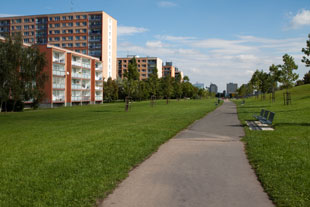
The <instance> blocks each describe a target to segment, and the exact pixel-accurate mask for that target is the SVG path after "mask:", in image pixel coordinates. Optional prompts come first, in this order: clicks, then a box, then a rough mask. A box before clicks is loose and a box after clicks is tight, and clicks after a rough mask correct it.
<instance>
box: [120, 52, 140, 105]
mask: <svg viewBox="0 0 310 207" xmlns="http://www.w3.org/2000/svg"><path fill="white" fill-rule="evenodd" d="M139 77H140V74H139V72H138V67H137V62H136V58H135V57H133V58H132V59H131V60H130V61H129V64H128V71H125V72H124V80H123V83H124V93H125V95H126V97H125V102H126V104H125V111H128V109H129V99H130V98H131V95H132V94H134V93H135V91H136V90H137V85H138V81H139Z"/></svg>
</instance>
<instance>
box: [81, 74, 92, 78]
mask: <svg viewBox="0 0 310 207" xmlns="http://www.w3.org/2000/svg"><path fill="white" fill-rule="evenodd" d="M90 77H91V76H90V74H85V73H84V74H83V75H82V78H85V79H90Z"/></svg>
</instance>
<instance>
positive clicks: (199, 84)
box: [193, 82, 205, 89]
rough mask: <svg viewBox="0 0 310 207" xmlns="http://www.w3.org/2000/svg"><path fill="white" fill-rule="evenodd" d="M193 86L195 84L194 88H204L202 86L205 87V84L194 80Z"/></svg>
mask: <svg viewBox="0 0 310 207" xmlns="http://www.w3.org/2000/svg"><path fill="white" fill-rule="evenodd" d="M193 86H195V87H196V88H199V89H204V88H205V84H203V83H198V82H196V83H195V84H193Z"/></svg>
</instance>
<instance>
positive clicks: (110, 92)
mask: <svg viewBox="0 0 310 207" xmlns="http://www.w3.org/2000/svg"><path fill="white" fill-rule="evenodd" d="M103 90H104V100H105V101H107V102H111V101H113V100H117V99H118V86H117V83H116V81H115V80H112V78H111V77H109V78H108V80H107V82H104V83H103Z"/></svg>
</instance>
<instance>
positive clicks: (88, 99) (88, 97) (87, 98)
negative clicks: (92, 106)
mask: <svg viewBox="0 0 310 207" xmlns="http://www.w3.org/2000/svg"><path fill="white" fill-rule="evenodd" d="M82 100H83V101H90V96H83V97H82Z"/></svg>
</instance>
